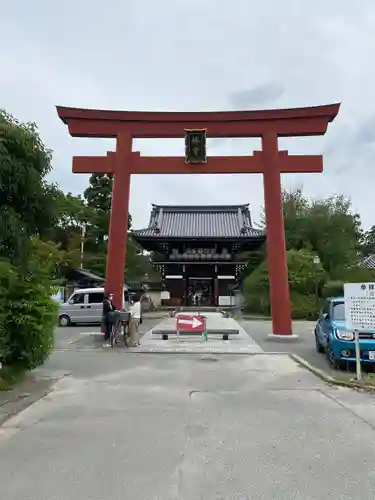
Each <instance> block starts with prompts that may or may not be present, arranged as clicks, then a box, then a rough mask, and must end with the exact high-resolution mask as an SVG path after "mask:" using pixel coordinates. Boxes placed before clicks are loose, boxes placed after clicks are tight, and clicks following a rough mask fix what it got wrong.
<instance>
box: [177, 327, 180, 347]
mask: <svg viewBox="0 0 375 500" xmlns="http://www.w3.org/2000/svg"><path fill="white" fill-rule="evenodd" d="M179 343H180V329H179V328H177V344H179Z"/></svg>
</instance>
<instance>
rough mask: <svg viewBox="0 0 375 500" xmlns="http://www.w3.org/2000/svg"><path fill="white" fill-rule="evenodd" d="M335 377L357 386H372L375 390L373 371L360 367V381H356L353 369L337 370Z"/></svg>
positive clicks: (374, 374)
mask: <svg viewBox="0 0 375 500" xmlns="http://www.w3.org/2000/svg"><path fill="white" fill-rule="evenodd" d="M335 378H336V379H338V380H340V381H343V382H349V383H351V384H355V385H357V386H359V387H362V386H363V387H367V388H374V390H375V373H374V372H367V371H364V370H363V369H362V380H361V381H360V382H358V381H357V378H356V374H355V371H352V372H349V371H348V372H338V373H337V374H336V375H335Z"/></svg>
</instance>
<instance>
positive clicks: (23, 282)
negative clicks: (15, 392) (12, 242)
mask: <svg viewBox="0 0 375 500" xmlns="http://www.w3.org/2000/svg"><path fill="white" fill-rule="evenodd" d="M34 270H35V269H34ZM50 292H51V288H50V286H48V284H47V283H46V282H45V280H44V279H43V276H41V275H40V274H38V273H35V272H34V273H25V274H24V273H21V272H20V271H19V269H18V268H16V267H15V266H12V265H11V264H10V263H9V262H7V261H1V262H0V359H1V361H2V363H3V364H4V365H19V366H22V367H23V368H25V369H28V370H30V369H32V368H35V367H36V366H38V365H40V364H42V363H43V362H44V361H45V360H46V359H47V357H48V355H49V354H50V352H51V350H52V347H53V333H54V328H55V326H56V321H57V314H58V306H57V304H56V303H55V302H54V301H53V300H52V299H51V293H50Z"/></svg>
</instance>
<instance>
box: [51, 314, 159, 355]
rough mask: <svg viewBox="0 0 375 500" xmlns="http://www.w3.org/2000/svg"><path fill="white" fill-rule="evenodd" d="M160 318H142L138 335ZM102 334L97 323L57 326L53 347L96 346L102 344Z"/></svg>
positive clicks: (141, 334) (142, 333)
mask: <svg viewBox="0 0 375 500" xmlns="http://www.w3.org/2000/svg"><path fill="white" fill-rule="evenodd" d="M160 321H161V320H160V319H144V320H143V323H142V324H141V325H140V326H139V336H140V338H142V336H143V335H144V333H146V332H147V331H148V330H150V329H151V328H152V327H153V326H154V325H156V324H157V323H159V322H160ZM103 342H104V341H103V335H102V334H101V332H100V326H99V325H78V326H68V327H58V328H56V333H55V349H74V348H88V347H92V348H97V347H102V345H103Z"/></svg>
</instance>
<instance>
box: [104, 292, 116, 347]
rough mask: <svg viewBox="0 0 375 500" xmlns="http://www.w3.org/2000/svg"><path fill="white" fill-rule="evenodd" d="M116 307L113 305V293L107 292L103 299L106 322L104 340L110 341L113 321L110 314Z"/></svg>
mask: <svg viewBox="0 0 375 500" xmlns="http://www.w3.org/2000/svg"><path fill="white" fill-rule="evenodd" d="M115 309H116V308H115V306H114V305H113V294H112V293H109V294H108V293H106V294H105V295H104V299H103V323H104V340H107V341H109V339H110V336H111V329H112V323H111V322H110V320H109V315H110V312H111V311H114V310H115Z"/></svg>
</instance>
